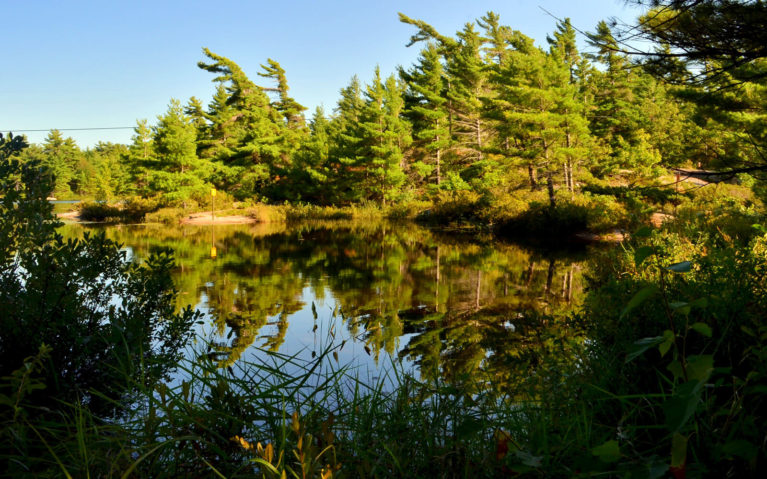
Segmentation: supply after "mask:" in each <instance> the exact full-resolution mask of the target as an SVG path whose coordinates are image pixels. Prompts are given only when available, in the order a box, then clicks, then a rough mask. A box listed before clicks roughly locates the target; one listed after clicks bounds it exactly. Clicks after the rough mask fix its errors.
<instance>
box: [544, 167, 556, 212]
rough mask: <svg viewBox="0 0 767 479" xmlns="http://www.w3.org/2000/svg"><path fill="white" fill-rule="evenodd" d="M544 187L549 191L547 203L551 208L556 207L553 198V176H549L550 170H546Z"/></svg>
mask: <svg viewBox="0 0 767 479" xmlns="http://www.w3.org/2000/svg"><path fill="white" fill-rule="evenodd" d="M546 187H547V188H548V190H549V203H550V204H551V207H552V208H553V207H554V206H556V199H555V197H554V175H552V174H551V170H546Z"/></svg>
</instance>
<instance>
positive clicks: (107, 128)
mask: <svg viewBox="0 0 767 479" xmlns="http://www.w3.org/2000/svg"><path fill="white" fill-rule="evenodd" d="M134 128H136V127H135V126H103V127H99V128H47V129H43V130H15V129H13V128H0V131H12V132H22V133H29V132H32V131H52V130H58V131H89V130H133V129H134Z"/></svg>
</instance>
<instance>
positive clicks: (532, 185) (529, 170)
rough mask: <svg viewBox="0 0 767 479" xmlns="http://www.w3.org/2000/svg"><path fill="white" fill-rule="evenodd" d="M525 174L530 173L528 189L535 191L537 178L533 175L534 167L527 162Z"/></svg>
mask: <svg viewBox="0 0 767 479" xmlns="http://www.w3.org/2000/svg"><path fill="white" fill-rule="evenodd" d="M527 174H528V175H530V190H531V191H535V190H537V189H538V178H536V175H535V168H533V164H532V163H528V164H527Z"/></svg>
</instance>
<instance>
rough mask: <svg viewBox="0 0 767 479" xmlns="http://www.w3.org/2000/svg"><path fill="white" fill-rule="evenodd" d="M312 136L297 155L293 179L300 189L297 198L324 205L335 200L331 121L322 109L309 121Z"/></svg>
mask: <svg viewBox="0 0 767 479" xmlns="http://www.w3.org/2000/svg"><path fill="white" fill-rule="evenodd" d="M309 131H310V136H309V137H307V138H306V139H305V140H304V142H303V144H302V145H301V148H300V150H299V151H298V152H297V154H296V161H295V162H294V165H293V166H294V169H293V171H292V172H291V173H290V175H289V177H290V178H291V182H293V183H295V184H294V189H295V190H296V199H300V200H302V201H311V202H315V203H320V204H329V203H331V202H332V201H334V197H333V191H332V189H331V184H330V183H331V179H332V178H333V172H332V170H331V169H330V162H329V159H330V136H329V135H330V122H329V121H328V119H327V118H326V117H325V111H324V110H323V109H322V107H317V109H316V110H315V111H314V115H313V116H312V119H311V121H310V122H309Z"/></svg>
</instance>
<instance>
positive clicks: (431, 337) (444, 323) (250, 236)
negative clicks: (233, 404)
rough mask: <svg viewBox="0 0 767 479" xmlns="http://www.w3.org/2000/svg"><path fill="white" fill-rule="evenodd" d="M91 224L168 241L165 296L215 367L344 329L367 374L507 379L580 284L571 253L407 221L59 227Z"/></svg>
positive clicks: (562, 337)
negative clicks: (182, 311)
mask: <svg viewBox="0 0 767 479" xmlns="http://www.w3.org/2000/svg"><path fill="white" fill-rule="evenodd" d="M94 228H95V229H104V230H105V232H106V234H107V235H108V236H109V237H111V238H112V239H115V240H117V241H119V242H120V243H122V244H124V245H125V247H126V248H127V249H128V250H129V252H130V253H131V255H133V256H135V257H137V258H139V259H141V258H144V257H146V256H147V255H148V254H149V253H150V252H152V251H156V250H159V249H161V248H172V249H173V250H174V251H175V257H176V261H177V264H178V267H177V270H176V272H175V274H176V283H177V287H178V289H179V291H180V295H179V299H178V301H179V304H178V306H179V307H184V306H191V307H194V308H197V309H198V310H200V311H202V312H204V313H205V324H204V325H203V326H202V327H201V328H200V330H199V331H198V332H199V333H201V334H205V335H208V336H209V337H211V338H212V339H213V344H214V348H213V349H214V350H213V351H212V353H211V354H212V355H213V357H215V359H216V361H218V362H219V364H220V366H222V367H225V366H228V365H231V364H232V363H234V362H236V361H237V360H238V359H240V358H242V357H248V355H253V354H260V353H259V348H262V349H266V350H271V351H279V352H282V353H285V354H291V355H292V354H295V355H298V356H299V357H305V358H311V357H312V356H313V355H314V354H317V352H318V351H319V350H321V348H322V347H323V345H327V344H329V343H333V344H339V343H341V342H344V348H343V349H342V350H340V351H338V362H339V364H352V365H354V366H355V367H359V368H362V369H363V370H365V371H367V373H369V374H372V375H375V374H376V371H377V370H378V368H380V367H381V365H382V364H387V363H388V362H390V361H401V362H403V363H404V364H405V365H406V366H407V367H412V368H415V369H416V370H417V371H418V374H419V375H420V376H421V377H422V378H425V379H429V378H435V377H437V376H439V377H441V378H443V379H447V380H458V379H459V378H465V377H467V376H471V377H473V378H477V380H479V378H485V379H483V380H489V381H491V382H494V383H497V384H503V385H504V387H507V388H508V387H509V386H513V383H515V382H517V381H520V380H522V379H524V378H525V377H527V376H529V375H531V374H535V372H536V368H538V367H540V364H541V362H542V358H543V357H544V356H545V357H550V356H551V355H562V356H563V357H564V356H566V353H567V348H568V344H569V342H570V340H571V339H572V338H571V337H570V336H571V335H570V329H569V326H568V324H567V322H566V321H565V320H564V319H562V318H564V317H565V313H566V312H568V311H570V310H571V309H573V308H575V307H577V305H578V303H579V301H580V299H581V296H582V293H583V286H582V271H583V263H582V261H583V256H582V255H568V254H561V253H560V254H555V253H552V252H544V251H534V250H531V249H527V248H524V247H521V246H518V245H514V244H508V243H503V242H500V241H498V240H494V239H488V238H485V239H478V238H476V237H471V236H461V235H450V234H444V233H439V232H435V231H432V230H429V229H426V228H422V227H419V226H417V225H414V224H411V223H405V224H390V223H357V222H329V223H302V224H297V225H290V226H287V225H284V224H259V225H231V226H223V225H220V226H185V227H168V226H161V225H138V226H124V225H123V226H108V227H93V226H86V225H76V224H70V225H66V226H64V227H63V228H62V233H63V234H64V235H65V236H77V235H81V234H82V233H83V232H84V231H87V230H93V229H94ZM488 378H489V379H488Z"/></svg>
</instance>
